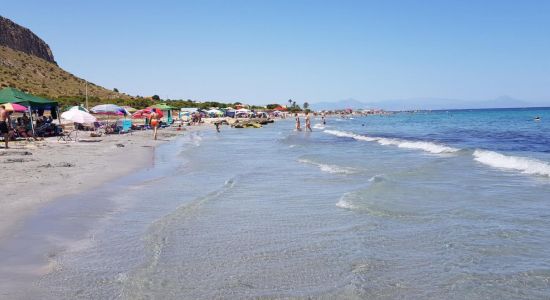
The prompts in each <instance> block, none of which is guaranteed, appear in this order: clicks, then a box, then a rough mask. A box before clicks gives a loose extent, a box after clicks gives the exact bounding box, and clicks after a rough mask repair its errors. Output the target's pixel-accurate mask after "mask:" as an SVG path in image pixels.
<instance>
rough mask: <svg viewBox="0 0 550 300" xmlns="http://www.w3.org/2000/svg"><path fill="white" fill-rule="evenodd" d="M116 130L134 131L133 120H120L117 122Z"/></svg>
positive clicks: (123, 131)
mask: <svg viewBox="0 0 550 300" xmlns="http://www.w3.org/2000/svg"><path fill="white" fill-rule="evenodd" d="M116 132H118V133H119V134H121V133H130V134H131V133H132V120H118V121H117V122H116Z"/></svg>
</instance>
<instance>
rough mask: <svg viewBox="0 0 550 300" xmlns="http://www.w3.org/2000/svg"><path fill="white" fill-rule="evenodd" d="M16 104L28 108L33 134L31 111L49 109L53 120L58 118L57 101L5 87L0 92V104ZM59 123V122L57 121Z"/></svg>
mask: <svg viewBox="0 0 550 300" xmlns="http://www.w3.org/2000/svg"><path fill="white" fill-rule="evenodd" d="M10 102H11V103H17V104H21V105H24V106H26V107H28V108H29V112H30V114H29V115H30V118H31V128H32V132H33V134H34V125H33V120H32V111H33V110H39V111H40V110H42V111H43V110H45V109H49V110H50V111H51V112H52V117H54V119H58V118H59V107H58V103H57V101H53V100H48V99H46V98H42V97H38V96H35V95H31V94H28V93H25V92H23V91H21V90H18V89H16V88H11V87H6V88H3V89H2V90H0V104H4V103H10ZM59 122H60V123H61V120H59Z"/></svg>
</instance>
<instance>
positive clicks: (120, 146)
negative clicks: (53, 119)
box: [0, 126, 207, 240]
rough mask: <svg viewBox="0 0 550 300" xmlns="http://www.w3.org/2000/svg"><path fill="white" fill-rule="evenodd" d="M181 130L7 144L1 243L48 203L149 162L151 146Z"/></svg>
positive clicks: (0, 175) (0, 158)
mask: <svg viewBox="0 0 550 300" xmlns="http://www.w3.org/2000/svg"><path fill="white" fill-rule="evenodd" d="M201 128H207V126H203V127H189V128H188V129H187V130H185V131H176V130H174V129H163V130H159V137H158V140H156V141H155V140H153V139H152V137H151V131H134V132H133V133H132V134H121V135H119V134H113V135H103V136H102V137H99V138H91V137H89V133H87V132H81V133H80V135H79V140H80V141H79V142H63V141H58V138H57V137H52V138H46V139H45V140H43V141H35V142H27V141H19V142H13V143H10V149H7V150H6V149H2V150H1V151H0V163H1V164H2V166H3V168H2V171H1V172H0V181H1V182H2V197H1V198H0V206H1V207H2V210H1V211H0V240H1V239H4V238H6V237H7V236H9V235H10V233H11V232H14V229H16V227H17V225H18V224H19V223H20V222H21V221H22V220H24V218H25V216H28V215H29V214H32V213H33V212H34V211H36V210H37V209H38V208H40V207H41V206H43V205H44V204H46V203H48V202H51V201H52V200H55V199H58V198H61V197H64V196H69V195H73V194H77V193H85V192H86V191H89V190H90V189H93V188H95V187H98V186H100V185H101V184H103V183H106V182H109V181H111V180H114V179H116V178H119V177H121V176H124V175H126V174H129V173H130V172H132V171H135V170H137V169H140V168H144V167H147V166H148V165H149V164H151V163H152V161H153V156H154V147H155V146H157V145H160V144H161V143H164V142H167V141H170V140H172V139H174V138H176V137H177V136H179V135H182V134H185V132H189V131H192V130H199V129H201Z"/></svg>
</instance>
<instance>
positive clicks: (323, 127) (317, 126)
mask: <svg viewBox="0 0 550 300" xmlns="http://www.w3.org/2000/svg"><path fill="white" fill-rule="evenodd" d="M313 128H315V129H325V126H323V124H319V123H317V124H315V125H313Z"/></svg>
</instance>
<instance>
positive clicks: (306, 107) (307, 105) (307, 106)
mask: <svg viewBox="0 0 550 300" xmlns="http://www.w3.org/2000/svg"><path fill="white" fill-rule="evenodd" d="M308 108H309V103H307V102H304V109H306V110H307V109H308Z"/></svg>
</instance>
